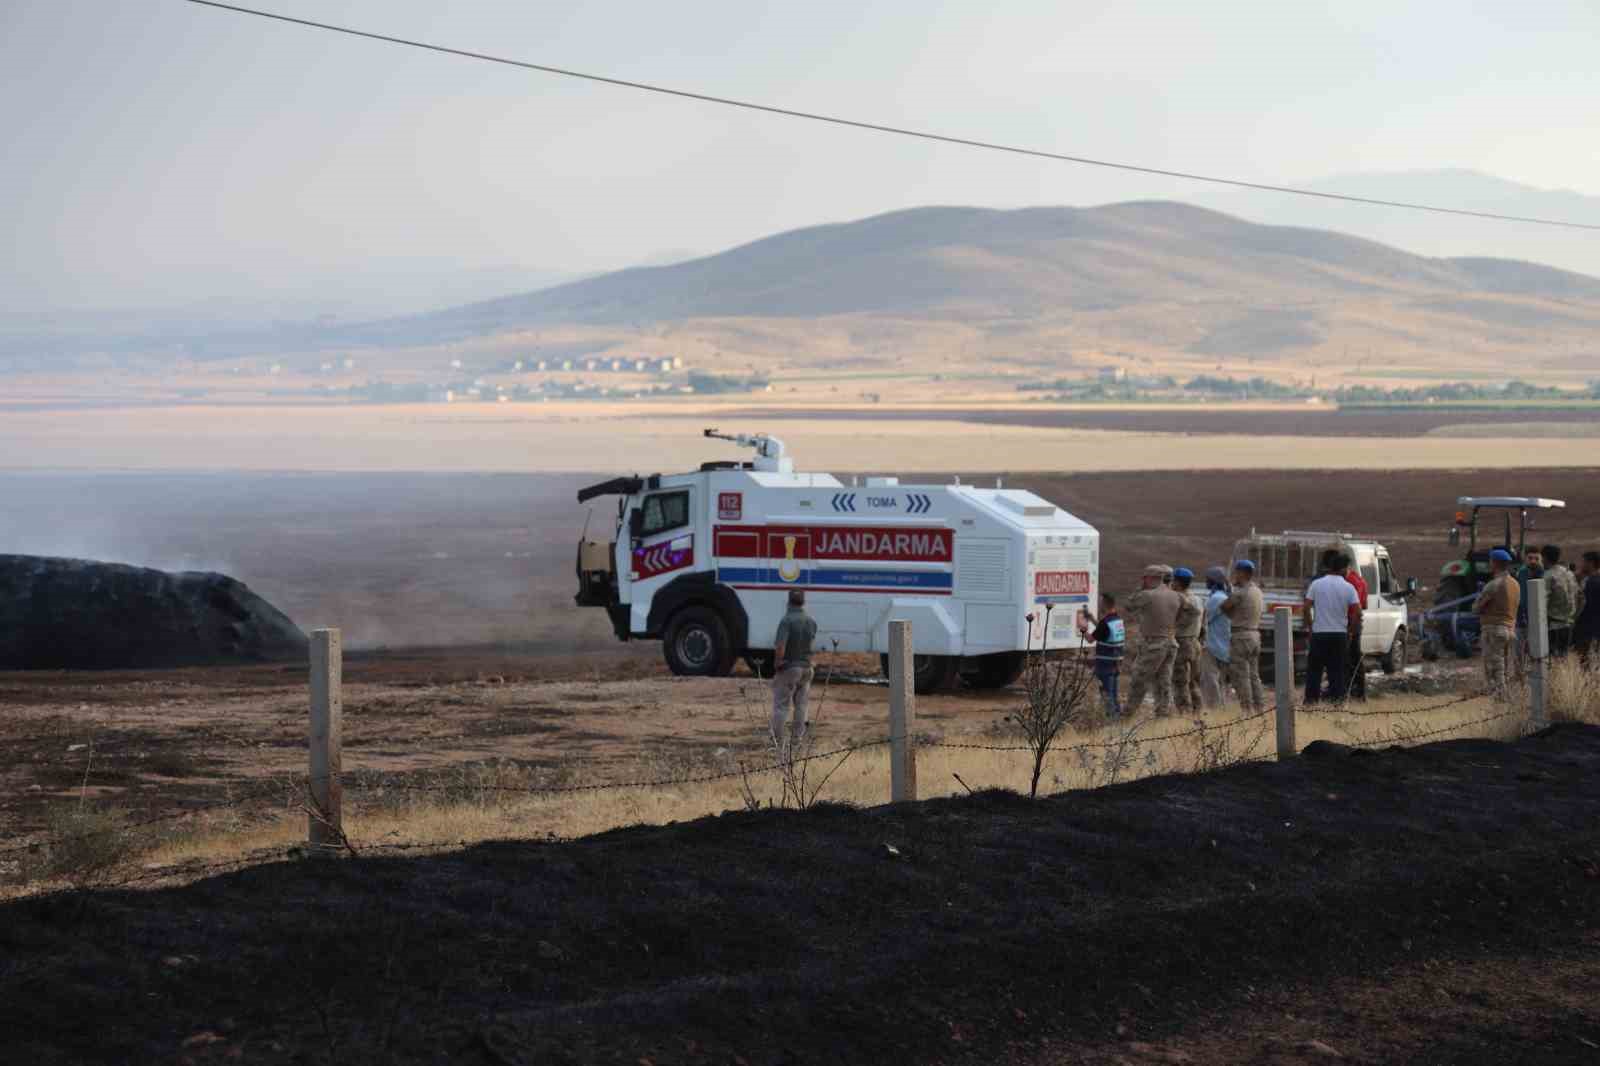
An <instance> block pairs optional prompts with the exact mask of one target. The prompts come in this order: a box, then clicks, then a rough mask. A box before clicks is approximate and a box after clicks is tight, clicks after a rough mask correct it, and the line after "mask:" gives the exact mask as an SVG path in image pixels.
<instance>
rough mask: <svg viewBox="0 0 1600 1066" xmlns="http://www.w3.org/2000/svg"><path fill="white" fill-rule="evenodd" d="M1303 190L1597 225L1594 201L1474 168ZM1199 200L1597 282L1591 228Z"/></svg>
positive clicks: (1217, 197)
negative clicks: (1585, 276) (1531, 265)
mask: <svg viewBox="0 0 1600 1066" xmlns="http://www.w3.org/2000/svg"><path fill="white" fill-rule="evenodd" d="M1301 187H1302V188H1305V189H1308V190H1310V191H1313V192H1325V193H1334V194H1337V195H1340V196H1361V197H1366V198H1368V199H1374V200H1398V201H1402V202H1406V203H1422V204H1437V205H1439V206H1441V207H1454V208H1459V209H1461V210H1465V211H1484V212H1489V213H1491V214H1498V215H1519V216H1523V217H1526V218H1550V219H1562V220H1565V221H1570V222H1580V223H1586V224H1588V225H1600V196H1586V195H1584V194H1582V193H1578V192H1573V191H1571V190H1567V189H1540V188H1536V187H1535V186H1532V185H1524V184H1521V183H1520V182H1515V181H1508V180H1506V179H1505V178H1499V177H1495V176H1494V175H1491V174H1484V173H1482V172H1480V171H1475V170H1415V171H1399V172H1391V173H1357V174H1344V175H1338V176H1334V177H1328V178H1322V179H1320V180H1317V181H1312V182H1309V183H1307V184H1305V185H1303V186H1301ZM1204 202H1205V203H1207V204H1209V205H1211V206H1214V207H1217V208H1219V209H1221V210H1224V211H1230V212H1232V213H1234V214H1237V215H1240V216H1242V217H1244V218H1248V219H1251V220H1253V221H1257V222H1265V223H1274V224H1283V223H1294V224H1297V225H1302V226H1315V227H1318V228H1321V229H1333V230H1339V231H1341V232H1344V233H1350V234H1353V235H1356V236H1361V237H1367V238H1369V239H1371V240H1375V241H1381V242H1383V243H1385V244H1391V245H1394V246H1395V247H1398V248H1404V249H1406V250H1407V251H1411V252H1416V253H1418V254H1421V255H1432V256H1496V257H1499V258H1506V259H1526V260H1530V261H1533V262H1538V263H1546V264H1549V265H1550V266H1556V267H1561V268H1563V269H1566V270H1574V271H1577V272H1579V273H1584V274H1593V275H1597V276H1600V233H1596V232H1595V231H1593V230H1564V229H1557V228H1554V227H1546V226H1534V225H1528V224H1525V223H1514V222H1495V221H1492V220H1488V219H1472V218H1463V217H1459V216H1452V215H1443V214H1433V213H1429V212H1423V211H1411V210H1405V209H1402V208H1387V207H1377V206H1373V205H1368V204H1347V203H1339V202H1336V201H1324V200H1315V199H1311V198H1308V197H1303V196H1284V195H1273V194H1270V193H1260V192H1250V193H1238V192H1229V193H1217V194H1213V195H1210V196H1207V197H1206V198H1205V201H1204Z"/></svg>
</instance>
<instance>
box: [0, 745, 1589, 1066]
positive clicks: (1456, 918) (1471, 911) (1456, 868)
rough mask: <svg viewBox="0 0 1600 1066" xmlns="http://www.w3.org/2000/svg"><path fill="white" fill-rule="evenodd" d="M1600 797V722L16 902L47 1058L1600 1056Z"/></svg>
mask: <svg viewBox="0 0 1600 1066" xmlns="http://www.w3.org/2000/svg"><path fill="white" fill-rule="evenodd" d="M1597 774H1600V730H1597V729H1595V728H1593V727H1586V726H1571V725H1569V726H1557V727H1554V728H1552V729H1550V730H1547V731H1545V732H1543V733H1540V734H1536V735H1534V736H1531V737H1528V738H1526V739H1524V740H1521V741H1518V742H1516V743H1512V744H1502V743H1497V742H1491V741H1457V742H1451V743H1444V744H1435V745H1429V746H1425V747H1421V748H1414V749H1407V750H1399V749H1391V750H1386V751H1379V752H1371V753H1364V754H1355V755H1345V754H1339V753H1329V754H1324V755H1321V756H1319V755H1317V754H1307V755H1306V756H1304V757H1302V758H1300V759H1297V760H1294V761H1291V762H1287V763H1276V764H1274V763H1261V764H1253V765H1247V766H1239V767H1234V768H1231V769H1227V770H1223V771H1220V772H1217V773H1212V774H1205V775H1199V776H1186V777H1160V778H1152V779H1146V780H1143V781H1138V782H1134V783H1131V784H1126V785H1119V786H1116V787H1113V788H1108V789H1102V790H1099V791H1096V792H1090V793H1074V794H1069V795H1064V796H1060V797H1056V798H1051V799H1046V800H1041V801H1027V800H1024V799H1022V798H1020V797H1017V796H1015V795H1012V794H1008V793H999V792H983V793H979V794H977V795H975V796H971V797H962V798H959V799H947V800H937V801H930V802H924V803H921V804H914V805H907V806H903V807H897V808H888V807H883V808H873V809H854V808H843V807H824V808H820V809H814V810H812V811H809V812H793V811H763V812H757V813H730V814H726V815H722V816H720V817H717V818H709V819H702V820H698V821H695V822H690V823H685V824H679V825H671V826H665V827H657V828H637V829H627V830H618V831H615V832H611V833H606V834H602V835H599V836H595V837H590V838H586V839H583V840H579V841H575V842H571V843H560V844H539V843H534V842H517V843H498V844H488V845H480V846H477V847H472V848H468V849H465V850H462V851H458V852H453V853H449V854H430V855H421V856H418V855H408V854H406V853H403V852H402V853H394V852H390V853H385V852H383V851H381V850H378V849H374V850H373V851H371V852H369V853H368V854H367V855H365V856H363V857H361V858H356V859H345V860H329V861H321V862H307V861H302V862H294V863H289V862H280V863H269V864H266V865H261V866H256V867H253V868H250V869H247V870H243V871H239V872H234V873H229V874H225V875H222V876H217V877H211V878H208V879H205V880H200V881H197V882H195V883H192V884H188V885H184V886H181V887H171V888H161V889H152V890H147V891H115V892H88V893H75V894H61V895H54V896H47V897H42V898H36V899H31V900H23V901H17V902H11V903H7V904H4V905H3V906H0V947H3V949H4V950H3V952H0V1032H4V1033H6V1034H8V1035H7V1037H6V1040H7V1043H8V1044H9V1050H8V1055H9V1057H13V1058H14V1059H15V1060H16V1061H27V1062H35V1063H56V1062H60V1063H67V1062H71V1063H94V1062H124V1061H148V1060H176V1061H189V1062H196V1063H200V1062H226V1061H244V1062H322V1061H345V1062H367V1061H385V1062H444V1061H450V1062H465V1063H486V1064H500V1063H523V1062H528V1063H532V1062H541V1063H581V1062H627V1063H637V1062H650V1063H679V1062H682V1063H701V1062H706V1063H749V1064H764V1063H791V1062H819V1061H832V1062H839V1063H855V1062H862V1063H869V1062H870V1063H877V1062H884V1061H890V1062H947V1063H965V1062H971V1063H978V1062H997V1061H998V1062H1016V1063H1055V1062H1105V1063H1113V1062H1137V1063H1143V1062H1191V1061H1193V1062H1252V1063H1284V1062H1320V1061H1328V1060H1330V1059H1331V1058H1332V1054H1336V1055H1338V1056H1340V1057H1341V1058H1342V1059H1343V1060H1344V1061H1353V1062H1401V1061H1404V1062H1412V1063H1464V1062H1485V1063H1487V1062H1500V1061H1516V1062H1519V1063H1527V1062H1542V1063H1573V1062H1581V1061H1592V1057H1593V1054H1594V1051H1593V1049H1594V1047H1595V1045H1596V1044H1600V1008H1597V1006H1596V1003H1597V1001H1596V999H1595V997H1594V996H1593V990H1594V988H1595V987H1596V982H1597V980H1600V954H1597V948H1600V930H1597V928H1596V921H1595V916H1596V914H1597V913H1600V910H1597V906H1600V829H1597V828H1596V827H1597V826H1600V792H1596V790H1595V789H1594V787H1593V785H1594V781H1595V780H1596V775H1597ZM87 1019H93V1023H92V1024H85V1023H86V1020H87ZM1330 1052H1331V1053H1332V1054H1330Z"/></svg>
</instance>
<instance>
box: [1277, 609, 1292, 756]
mask: <svg viewBox="0 0 1600 1066" xmlns="http://www.w3.org/2000/svg"><path fill="white" fill-rule="evenodd" d="M1272 680H1273V687H1274V688H1275V690H1276V693H1277V698H1278V704H1277V706H1278V714H1277V718H1278V758H1279V759H1280V760H1281V759H1292V758H1293V757H1294V756H1295V753H1296V749H1295V746H1294V616H1293V613H1292V612H1291V611H1290V610H1289V608H1287V607H1277V608H1274V609H1273V612H1272Z"/></svg>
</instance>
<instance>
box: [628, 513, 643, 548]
mask: <svg viewBox="0 0 1600 1066" xmlns="http://www.w3.org/2000/svg"><path fill="white" fill-rule="evenodd" d="M628 536H630V537H633V538H634V539H635V540H637V539H638V538H640V537H642V536H644V512H643V511H641V510H639V509H638V508H634V509H633V510H632V511H629V512H628Z"/></svg>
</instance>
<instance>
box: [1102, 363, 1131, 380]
mask: <svg viewBox="0 0 1600 1066" xmlns="http://www.w3.org/2000/svg"><path fill="white" fill-rule="evenodd" d="M1100 380H1101V381H1110V382H1116V383H1121V382H1124V381H1127V380H1128V368H1127V367H1122V366H1103V367H1101V368H1100Z"/></svg>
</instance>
